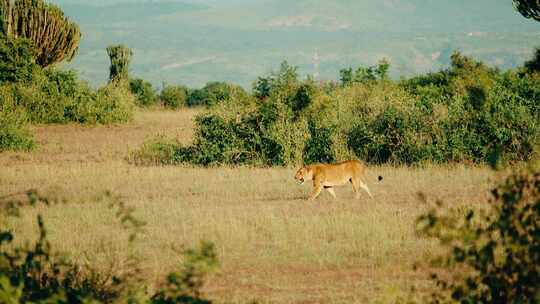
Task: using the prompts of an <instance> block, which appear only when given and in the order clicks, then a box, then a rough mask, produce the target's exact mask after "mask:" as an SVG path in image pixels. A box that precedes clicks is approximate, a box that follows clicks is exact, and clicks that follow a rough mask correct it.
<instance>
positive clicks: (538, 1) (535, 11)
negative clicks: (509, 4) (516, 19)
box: [513, 0, 540, 21]
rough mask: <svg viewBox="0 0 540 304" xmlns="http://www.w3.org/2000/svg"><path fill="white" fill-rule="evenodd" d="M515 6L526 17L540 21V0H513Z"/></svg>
mask: <svg viewBox="0 0 540 304" xmlns="http://www.w3.org/2000/svg"><path fill="white" fill-rule="evenodd" d="M513 1H514V7H515V8H516V9H517V11H518V12H519V13H520V14H522V15H523V16H524V17H525V18H532V19H534V20H536V21H540V0H513Z"/></svg>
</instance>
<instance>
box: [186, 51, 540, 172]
mask: <svg viewBox="0 0 540 304" xmlns="http://www.w3.org/2000/svg"><path fill="white" fill-rule="evenodd" d="M451 60H452V64H451V66H450V68H448V69H445V70H443V71H440V72H437V73H431V74H428V75H426V76H421V77H414V78H412V79H409V80H401V81H399V82H393V81H391V80H389V79H387V78H386V73H387V70H388V66H386V65H381V66H379V67H372V68H371V69H368V70H359V71H356V72H355V73H352V72H351V73H352V74H351V75H352V76H351V77H353V78H351V80H350V83H349V82H347V84H346V85H342V86H325V85H324V84H323V85H317V84H316V83H315V82H314V81H313V80H311V79H309V78H308V79H306V80H299V79H298V75H297V72H296V68H295V67H291V66H290V65H288V64H287V63H286V62H284V63H283V64H282V65H281V68H280V70H279V71H278V72H273V73H271V74H270V75H269V76H267V77H259V79H258V80H257V81H256V82H255V83H254V87H253V95H252V96H248V95H246V94H242V93H238V92H236V91H234V90H233V91H231V94H229V96H228V98H227V99H225V100H223V101H220V102H219V103H217V104H215V105H213V106H212V107H210V108H209V109H208V110H207V112H206V113H204V114H203V115H201V116H200V117H199V118H198V119H197V120H196V127H195V128H196V132H195V140H194V142H193V145H192V146H191V149H190V150H189V151H190V153H188V154H182V155H185V156H186V157H192V158H191V159H190V160H188V161H187V162H189V163H192V164H197V165H217V164H235V165H236V164H251V165H294V164H299V163H302V162H305V163H312V162H331V161H338V160H342V159H350V158H355V157H356V158H360V159H362V160H364V161H367V162H369V163H376V164H382V163H392V164H396V165H399V164H407V165H412V164H423V163H443V162H473V163H485V162H489V161H490V158H491V156H492V155H493V154H494V153H495V152H497V153H500V154H501V156H502V157H501V159H502V161H503V163H505V164H511V163H514V162H520V161H528V160H530V159H531V157H532V156H533V155H534V153H535V151H538V147H539V146H540V116H539V103H538V102H537V99H538V98H539V97H540V91H538V88H539V87H540V86H539V84H540V76H538V75H537V74H536V73H533V74H527V73H525V74H523V73H520V72H514V71H509V72H505V73H502V72H500V71H499V70H496V69H492V68H489V67H487V66H485V65H484V64H483V63H481V62H477V61H475V60H473V59H472V58H469V57H466V56H463V55H462V54H460V53H459V52H456V53H454V54H453V55H452V58H451ZM343 73H345V74H347V73H346V72H343ZM343 73H342V74H343ZM342 76H343V75H342ZM345 76H347V75H345ZM355 79H356V80H355ZM204 92H205V93H204V94H209V93H208V91H206V90H204ZM205 98H208V97H205ZM177 159H178V158H177Z"/></svg>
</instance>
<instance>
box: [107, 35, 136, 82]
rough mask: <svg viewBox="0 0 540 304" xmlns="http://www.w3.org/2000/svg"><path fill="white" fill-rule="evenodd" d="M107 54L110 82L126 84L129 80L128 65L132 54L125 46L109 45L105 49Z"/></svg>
mask: <svg viewBox="0 0 540 304" xmlns="http://www.w3.org/2000/svg"><path fill="white" fill-rule="evenodd" d="M107 54H108V55H109V59H110V60H111V67H110V71H109V81H110V82H127V81H128V79H129V63H130V61H131V57H133V52H132V51H131V49H130V48H128V47H127V46H125V45H122V44H119V45H111V46H109V47H107Z"/></svg>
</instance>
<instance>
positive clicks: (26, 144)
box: [0, 86, 34, 152]
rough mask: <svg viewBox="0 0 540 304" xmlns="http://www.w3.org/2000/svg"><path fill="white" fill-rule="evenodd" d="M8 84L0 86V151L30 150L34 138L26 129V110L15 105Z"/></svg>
mask: <svg viewBox="0 0 540 304" xmlns="http://www.w3.org/2000/svg"><path fill="white" fill-rule="evenodd" d="M11 91H12V88H11V87H10V86H0V152H2V151H5V150H26V151H27V150H30V149H32V148H33V147H34V140H33V138H32V136H31V135H30V133H29V132H28V130H27V120H28V119H27V115H26V112H25V111H23V110H22V109H20V108H18V107H17V106H16V105H15V100H14V98H13V94H12V92H11Z"/></svg>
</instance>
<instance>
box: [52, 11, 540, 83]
mask: <svg viewBox="0 0 540 304" xmlns="http://www.w3.org/2000/svg"><path fill="white" fill-rule="evenodd" d="M56 2H57V3H59V4H60V5H61V7H62V8H64V10H65V11H66V14H68V15H69V16H72V18H74V19H75V20H76V21H77V22H79V24H80V25H81V28H82V30H83V33H84V38H83V41H82V44H81V52H80V54H79V56H78V57H77V58H76V60H75V62H74V63H73V64H71V66H73V67H75V68H77V69H78V70H79V71H81V73H82V76H83V77H85V78H88V79H89V80H90V81H91V83H94V84H95V83H103V82H105V81H106V78H107V69H108V58H107V55H106V53H105V50H104V49H105V47H106V46H107V45H109V44H113V43H125V44H127V45H129V46H130V47H132V48H133V49H134V53H135V57H134V61H133V65H132V71H133V72H132V74H133V75H135V76H140V77H143V78H146V79H149V80H151V81H152V82H153V83H154V84H161V83H162V82H169V83H185V84H188V85H191V86H200V85H203V84H204V83H205V82H207V81H211V80H226V81H233V82H237V83H240V84H242V85H244V86H249V85H250V83H251V81H253V80H254V79H255V78H256V77H257V76H259V75H261V74H264V73H267V72H269V71H270V70H271V69H272V68H275V67H277V66H278V65H279V63H280V62H281V61H282V60H285V59H286V60H288V61H289V62H290V63H292V64H295V65H298V66H299V67H300V71H301V72H302V73H303V74H306V73H309V74H311V73H314V72H315V70H314V59H313V58H314V56H315V53H318V55H319V58H320V65H319V66H320V67H319V73H320V75H321V78H325V79H335V78H336V77H337V74H338V70H339V69H340V68H342V67H345V66H349V65H352V66H358V65H367V64H373V63H375V62H376V61H377V60H378V59H380V58H382V57H388V58H389V59H390V60H391V61H392V69H391V71H392V75H393V76H394V77H398V76H399V75H410V74H414V73H420V72H425V71H429V70H433V69H438V68H441V67H443V66H444V65H445V64H447V62H448V55H449V54H450V53H451V51H452V50H454V49H461V50H463V51H464V52H465V53H467V54H472V55H474V56H476V57H478V58H480V59H482V60H486V61H487V62H488V63H492V64H497V65H499V66H501V67H505V68H506V67H513V66H516V65H518V64H521V63H522V62H523V60H524V59H525V58H527V56H528V54H530V52H531V51H532V47H533V46H535V44H536V41H538V40H539V39H538V37H539V36H538V34H540V27H539V26H538V25H539V24H538V23H535V22H533V21H530V20H527V19H525V18H523V17H521V16H520V15H519V14H518V13H517V12H515V11H513V8H512V4H511V1H502V0H500V1H492V0H490V1H488V0H478V1H475V2H473V3H467V1H465V0H456V1H452V2H441V1H434V0H422V1H421V0H385V1H377V2H374V1H367V0H361V1H358V0H357V1H351V0H335V1H321V0H299V1H295V2H290V1H285V0H253V1H247V0H235V1H232V2H227V3H228V5H226V4H225V2H224V1H216V0H202V1H197V0H191V1H189V0H185V1H167V0H166V1H150V0H147V1H144V0H139V1H129V2H127V1H112V2H107V3H108V4H107V3H106V2H104V1H103V3H99V2H98V3H93V4H91V5H88V4H87V3H86V2H83V1H76V0H63V1H60V0H59V1H56ZM464 7H466V9H463V8H464ZM164 67H167V68H165V69H164Z"/></svg>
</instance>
